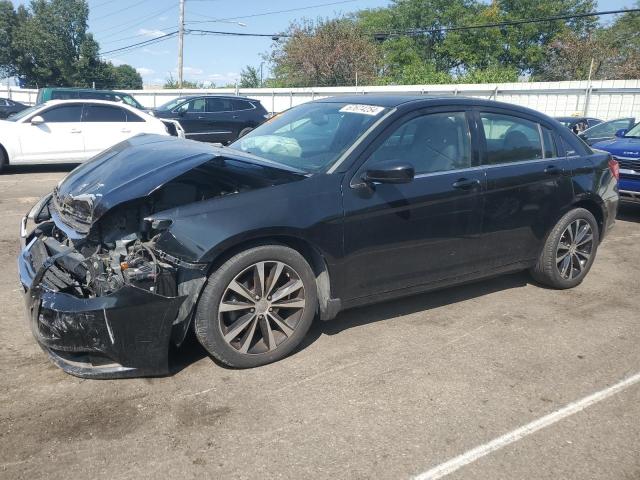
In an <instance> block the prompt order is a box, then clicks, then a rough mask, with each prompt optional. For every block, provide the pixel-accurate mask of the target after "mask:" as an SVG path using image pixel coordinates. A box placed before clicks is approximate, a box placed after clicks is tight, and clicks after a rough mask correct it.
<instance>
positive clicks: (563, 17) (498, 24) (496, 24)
mask: <svg viewBox="0 0 640 480" xmlns="http://www.w3.org/2000/svg"><path fill="white" fill-rule="evenodd" d="M632 12H640V8H629V9H624V10H607V11H602V12H592V13H572V14H567V15H554V16H551V17H540V18H530V19H528V20H512V21H506V22H494V23H483V24H479V25H467V26H461V27H438V28H417V29H412V30H395V31H394V30H392V31H390V32H388V33H385V32H376V33H374V35H375V36H378V35H390V36H393V35H417V34H423V33H438V32H453V31H460V30H474V29H480V28H497V27H510V26H514V25H525V24H530V23H543V22H550V21H555V20H568V19H573V18H585V17H599V16H603V15H615V14H618V13H632Z"/></svg>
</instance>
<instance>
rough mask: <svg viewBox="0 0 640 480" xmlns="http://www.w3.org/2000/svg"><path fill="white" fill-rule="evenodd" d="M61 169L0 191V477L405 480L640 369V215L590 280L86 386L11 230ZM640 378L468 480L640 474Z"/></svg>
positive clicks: (512, 282)
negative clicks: (277, 352)
mask: <svg viewBox="0 0 640 480" xmlns="http://www.w3.org/2000/svg"><path fill="white" fill-rule="evenodd" d="M66 171H68V168H67V167H59V168H48V169H42V168H21V169H18V168H15V169H13V170H12V171H10V172H8V173H7V174H5V175H2V176H0V210H1V211H2V216H1V217H0V265H1V268H0V305H1V307H0V328H1V329H2V332H3V337H4V338H3V341H2V343H1V344H0V405H2V407H1V410H0V444H1V445H2V448H1V449H0V478H28V479H30V480H35V479H40V478H42V479H45V478H46V479H57V478H60V479H68V478H73V477H78V478H92V479H99V478H105V479H128V478H131V479H141V478H178V477H179V478H187V479H188V478H287V479H288V478H291V479H299V478H305V477H306V478H314V479H315V478H332V479H333V478H349V479H359V478H363V479H364V478H376V479H387V478H389V479H391V478H393V479H396V478H409V477H411V476H413V475H417V474H419V473H421V472H424V471H427V470H429V469H431V468H432V467H435V466H437V465H439V464H441V463H443V462H445V461H447V460H449V459H451V458H453V457H456V456H458V455H460V454H463V453H464V452H466V451H468V450H469V449H471V448H473V447H476V446H478V445H482V444H485V443H486V442H489V441H491V440H492V439H494V438H496V437H499V436H501V435H503V434H505V433H507V432H510V431H512V430H514V429H516V428H518V427H520V426H522V425H525V424H527V423H529V422H531V421H533V420H535V419H538V418H540V417H542V416H544V415H547V414H549V413H551V412H554V411H556V410H558V409H560V408H562V407H563V406H565V405H567V404H569V403H571V402H574V401H576V400H579V399H581V398H584V397H586V396H587V395H590V394H592V393H594V392H597V391H600V390H602V389H605V388H607V387H608V386H610V385H613V384H615V383H617V382H619V381H620V380H622V379H624V378H628V377H629V376H632V375H634V374H637V373H638V372H640V349H638V345H639V344H640V326H639V320H640V314H639V312H640V295H639V293H640V290H639V284H640V273H639V272H640V207H629V208H624V209H623V210H622V211H621V214H620V216H619V220H618V223H617V225H616V227H615V229H614V230H613V232H612V233H611V234H610V236H609V237H608V238H607V239H606V240H605V242H604V243H603V244H602V246H601V248H600V250H599V252H598V258H597V260H596V262H595V265H594V267H593V269H592V270H591V273H590V274H589V276H588V277H587V279H586V280H585V282H584V283H583V284H582V285H581V286H580V287H578V288H576V289H573V290H570V291H554V290H548V289H543V288H540V287H537V286H536V285H534V284H532V283H531V281H530V279H529V277H528V276H527V275H525V274H516V275H509V276H504V277H501V278H496V279H493V280H486V281H483V282H479V283H475V284H472V285H467V286H463V287H456V288H450V289H447V290H443V291H440V292H435V293H430V294H423V295H418V296H414V297H410V298H407V299H402V300H397V301H392V302H387V303H383V304H380V305H374V306H370V307H365V308H360V309H355V310H351V311H347V312H343V313H341V314H340V315H339V317H338V318H337V319H336V320H334V321H332V322H327V323H318V324H316V325H315V326H314V327H313V328H312V331H311V333H310V335H309V336H308V339H307V341H306V342H305V344H304V345H303V348H301V349H300V350H299V351H298V352H297V353H296V354H294V355H292V356H290V357H289V358H287V359H285V360H283V361H280V362H278V363H275V364H272V365H268V366H266V367H261V368H257V369H252V370H242V371H237V370H230V369H225V368H222V367H220V366H218V365H217V364H215V363H214V362H213V361H212V360H211V359H210V358H209V357H208V356H207V355H206V354H205V352H204V351H203V349H202V348H200V347H199V346H198V345H197V343H196V342H195V341H194V340H193V339H191V340H190V341H188V342H187V344H186V345H185V346H184V347H183V348H181V349H180V350H176V351H174V352H172V364H173V368H174V371H175V373H174V374H173V375H171V376H169V377H166V378H156V379H133V380H119V381H95V380H94V381H91V380H81V379H78V378H74V377H71V376H68V375H66V374H65V373H63V372H62V371H61V370H59V369H57V368H56V367H54V366H53V365H52V364H51V363H50V362H49V360H48V359H47V357H46V355H45V354H44V353H43V352H42V351H41V350H40V349H39V348H38V347H37V346H36V344H35V341H34V340H33V338H32V336H31V333H30V331H29V329H28V326H27V324H26V322H25V320H24V312H23V304H22V297H21V289H20V286H19V284H18V280H17V271H16V254H17V253H18V250H19V242H18V222H19V220H20V218H21V216H22V215H23V214H24V213H25V212H26V211H27V210H28V209H29V208H30V206H31V204H33V203H34V202H35V201H36V200H37V199H38V198H39V197H40V196H41V195H43V194H45V193H46V192H48V191H50V190H51V188H52V187H53V186H54V185H55V183H56V182H57V181H59V180H60V179H61V178H62V177H63V176H64V175H65V173H66ZM639 417H640V383H637V384H635V385H632V386H629V387H628V388H627V389H625V390H624V391H621V392H619V393H617V394H616V395H613V396H611V397H609V398H607V399H606V400H603V401H602V402H599V403H597V404H595V405H592V406H590V407H589V408H587V409H585V410H584V411H581V412H579V413H576V414H575V415H572V416H570V417H567V418H564V419H562V420H561V421H559V422H557V423H554V424H553V425H551V426H549V427H547V428H544V429H542V430H539V431H537V432H536V433H534V434H532V435H530V436H527V437H526V438H524V439H522V440H519V441H516V442H514V443H511V444H510V445H507V446H506V447H505V448H502V449H500V450H498V451H495V452H493V453H490V454H489V455H487V456H485V457H483V458H481V459H479V460H478V461H475V462H473V463H470V464H469V465H466V466H463V467H462V468H460V469H459V470H457V471H455V472H454V473H453V474H452V475H451V476H450V478H459V479H478V478H487V479H501V478H517V479H522V478H536V479H554V480H555V479H574V478H575V479H580V480H584V479H616V480H624V479H628V480H631V479H640V455H638V452H639V451H640V422H638V418H639Z"/></svg>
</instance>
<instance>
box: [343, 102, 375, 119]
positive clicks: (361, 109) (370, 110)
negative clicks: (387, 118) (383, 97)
mask: <svg viewBox="0 0 640 480" xmlns="http://www.w3.org/2000/svg"><path fill="white" fill-rule="evenodd" d="M383 110H384V107H379V106H377V105H360V104H356V103H352V104H349V105H345V106H344V107H342V108H341V109H340V112H345V113H361V114H363V115H371V116H375V115H378V114H379V113H380V112H381V111H383Z"/></svg>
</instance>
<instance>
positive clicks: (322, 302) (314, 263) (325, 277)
mask: <svg viewBox="0 0 640 480" xmlns="http://www.w3.org/2000/svg"><path fill="white" fill-rule="evenodd" d="M261 245H283V246H286V247H289V248H291V249H293V250H295V251H296V252H298V253H299V254H300V255H302V256H303V257H304V259H305V260H306V261H307V263H309V265H310V266H311V269H312V270H313V274H314V276H315V277H316V288H317V292H318V308H319V310H320V311H319V313H320V319H321V320H330V319H332V318H334V317H335V316H336V315H337V313H338V311H339V310H340V300H339V299H335V298H332V297H331V292H332V284H331V273H330V269H329V265H328V263H327V260H326V255H325V254H324V253H323V252H322V250H321V249H320V248H318V247H317V246H316V245H314V244H313V243H311V242H309V241H308V240H306V239H303V238H300V237H297V236H294V235H287V234H269V235H264V236H258V237H254V238H251V239H248V240H244V241H242V242H239V243H236V244H234V245H231V246H229V247H228V248H226V249H224V250H222V251H220V252H219V253H218V254H217V255H216V256H215V258H214V259H213V261H212V262H211V264H210V267H209V271H208V274H207V275H208V276H210V275H211V274H212V273H213V272H214V271H215V270H216V269H217V268H219V267H220V266H221V265H222V264H223V263H224V262H226V261H227V260H229V259H230V258H231V257H233V256H234V255H236V254H238V253H240V252H242V251H245V250H248V249H250V248H254V247H259V246H261Z"/></svg>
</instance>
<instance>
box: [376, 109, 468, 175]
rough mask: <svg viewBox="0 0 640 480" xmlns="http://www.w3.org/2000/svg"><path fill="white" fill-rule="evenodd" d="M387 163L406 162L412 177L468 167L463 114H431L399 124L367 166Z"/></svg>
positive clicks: (466, 133)
mask: <svg viewBox="0 0 640 480" xmlns="http://www.w3.org/2000/svg"><path fill="white" fill-rule="evenodd" d="M387 160H402V161H407V162H409V163H411V164H412V165H413V167H414V168H415V170H416V174H421V173H432V172H444V171H447V170H457V169H460V168H469V167H471V138H470V134H469V125H468V124H467V118H466V115H465V113H464V112H452V113H432V114H427V115H422V116H419V117H416V118H413V119H411V120H409V121H407V122H405V123H403V124H402V125H400V126H399V127H398V128H397V129H396V130H395V131H393V132H392V133H391V135H389V137H387V139H386V140H385V142H384V143H383V144H382V145H380V146H379V147H378V148H377V149H376V151H375V152H373V154H372V155H371V156H370V157H369V160H367V164H368V165H372V164H375V163H379V162H384V161H387Z"/></svg>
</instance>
